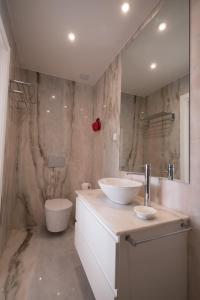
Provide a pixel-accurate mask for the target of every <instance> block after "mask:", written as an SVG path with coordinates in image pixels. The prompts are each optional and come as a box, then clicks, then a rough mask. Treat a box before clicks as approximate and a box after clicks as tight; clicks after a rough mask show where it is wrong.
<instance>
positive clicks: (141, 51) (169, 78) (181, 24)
mask: <svg viewBox="0 0 200 300" xmlns="http://www.w3.org/2000/svg"><path fill="white" fill-rule="evenodd" d="M163 21H164V22H166V23H167V30H166V31H164V32H162V33H161V32H159V31H158V25H159V24H160V23H161V22H163ZM152 62H156V63H157V69H155V70H153V71H152V70H150V68H149V65H150V63H152ZM188 73H189V0H166V1H165V2H164V5H163V6H162V8H161V10H160V12H159V13H158V15H157V16H156V17H155V18H154V19H153V20H152V21H151V23H150V24H148V25H147V27H146V28H145V29H144V30H143V31H142V33H141V34H140V35H139V36H138V37H137V39H136V40H135V41H134V42H133V43H132V45H131V46H130V47H129V48H128V49H127V51H125V52H124V55H123V59H122V91H123V92H126V93H128V94H132V95H138V96H148V95H150V94H151V93H153V92H154V91H156V90H158V89H160V88H162V87H164V86H166V85H167V84H169V83H170V82H173V81H175V80H177V79H178V78H181V77H182V76H184V75H186V74H188Z"/></svg>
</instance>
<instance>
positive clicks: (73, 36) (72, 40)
mask: <svg viewBox="0 0 200 300" xmlns="http://www.w3.org/2000/svg"><path fill="white" fill-rule="evenodd" d="M68 39H69V40H70V42H74V41H75V39H76V36H75V34H74V33H73V32H70V33H69V34H68Z"/></svg>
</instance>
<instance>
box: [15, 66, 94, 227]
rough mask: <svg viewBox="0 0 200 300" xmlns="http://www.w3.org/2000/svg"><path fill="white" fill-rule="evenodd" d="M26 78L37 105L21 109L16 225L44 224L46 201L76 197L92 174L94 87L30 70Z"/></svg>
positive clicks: (25, 72)
mask: <svg viewBox="0 0 200 300" xmlns="http://www.w3.org/2000/svg"><path fill="white" fill-rule="evenodd" d="M24 80H26V81H28V82H32V83H33V87H34V89H35V96H36V98H37V105H32V108H31V112H30V113H29V112H27V110H26V109H25V108H24V109H21V110H20V111H19V112H18V114H19V116H18V118H19V133H18V135H19V142H18V152H17V153H18V156H17V199H16V203H15V213H14V214H13V226H14V227H27V226H32V225H39V224H42V223H43V222H44V204H45V201H46V199H52V198H63V197H64V198H68V199H70V200H71V201H74V199H75V189H79V188H80V186H81V183H82V182H84V181H91V172H92V163H91V158H92V130H91V122H92V114H93V89H92V87H90V86H87V85H83V84H78V83H75V82H72V81H68V80H64V79H59V78H55V77H53V76H48V75H43V74H40V73H35V72H31V71H24ZM59 160H61V161H63V163H61V165H58V164H57V163H59Z"/></svg>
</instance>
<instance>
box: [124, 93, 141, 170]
mask: <svg viewBox="0 0 200 300" xmlns="http://www.w3.org/2000/svg"><path fill="white" fill-rule="evenodd" d="M144 111H145V98H142V97H138V96H133V95H129V94H126V93H122V94H121V113H120V170H124V171H128V172H133V171H134V172H143V167H142V166H143V165H144V130H143V124H142V122H141V120H140V117H141V113H142V112H144Z"/></svg>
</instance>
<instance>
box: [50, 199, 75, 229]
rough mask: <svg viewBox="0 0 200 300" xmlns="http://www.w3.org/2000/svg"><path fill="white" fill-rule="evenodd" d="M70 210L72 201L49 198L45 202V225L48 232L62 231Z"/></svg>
mask: <svg viewBox="0 0 200 300" xmlns="http://www.w3.org/2000/svg"><path fill="white" fill-rule="evenodd" d="M71 211H72V203H71V202H70V201H69V200H67V199H51V200H46V202H45V216H46V226H47V229H48V231H50V232H60V231H64V230H65V229H66V228H67V226H68V224H69V219H70V215H71Z"/></svg>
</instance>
